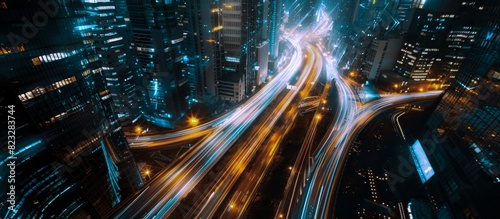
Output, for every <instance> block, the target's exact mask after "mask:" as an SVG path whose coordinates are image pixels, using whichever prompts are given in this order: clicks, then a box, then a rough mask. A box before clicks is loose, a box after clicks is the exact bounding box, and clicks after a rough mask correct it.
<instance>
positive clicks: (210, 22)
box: [178, 0, 222, 104]
mask: <svg viewBox="0 0 500 219" xmlns="http://www.w3.org/2000/svg"><path fill="white" fill-rule="evenodd" d="M178 12H179V13H178V14H179V17H181V21H179V23H182V28H183V32H184V33H183V35H184V39H185V40H184V41H183V44H184V48H183V49H184V53H185V54H186V55H187V56H188V59H189V60H188V63H187V71H188V78H189V87H190V92H191V96H192V97H193V100H194V99H196V101H194V102H202V103H207V104H211V103H214V102H215V101H216V100H217V80H218V79H220V77H221V71H222V70H221V69H222V66H220V65H221V61H220V60H216V59H220V57H218V56H217V53H218V52H219V51H220V49H218V47H220V45H219V43H218V42H219V40H220V39H219V38H220V37H219V33H220V30H219V29H218V28H216V27H219V26H221V25H222V24H218V23H216V22H219V20H220V19H218V14H219V9H218V8H217V7H216V6H215V5H214V4H213V3H212V1H202V0H189V1H185V2H184V4H180V5H179V7H178ZM214 15H217V16H214ZM190 103H191V102H190Z"/></svg>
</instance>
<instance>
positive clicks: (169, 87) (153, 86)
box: [127, 0, 190, 128]
mask: <svg viewBox="0 0 500 219" xmlns="http://www.w3.org/2000/svg"><path fill="white" fill-rule="evenodd" d="M177 4H180V3H178V2H172V1H145V0H127V7H128V11H129V16H130V25H131V27H130V28H131V29H132V34H133V45H132V46H133V49H134V53H135V56H136V59H137V65H138V67H137V71H138V72H137V74H138V80H139V84H138V85H137V86H139V87H140V88H142V90H143V91H144V92H143V93H142V95H144V96H143V98H142V99H144V102H143V104H144V105H145V106H144V109H143V112H144V117H145V118H146V120H147V121H148V122H150V123H153V124H155V125H157V126H161V127H166V128H173V126H174V123H175V121H177V120H178V119H180V118H181V117H182V116H183V115H184V114H185V113H186V110H187V109H188V101H189V100H190V96H189V86H188V72H187V69H186V63H187V62H188V61H189V57H187V56H185V55H184V54H183V53H182V48H181V47H182V41H183V40H184V38H183V35H182V29H181V28H180V27H179V25H178V20H177V18H176V16H177V15H176V12H175V9H176V5H177Z"/></svg>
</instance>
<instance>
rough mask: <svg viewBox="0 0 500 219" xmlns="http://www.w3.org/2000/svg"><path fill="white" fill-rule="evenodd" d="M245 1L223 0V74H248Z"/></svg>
mask: <svg viewBox="0 0 500 219" xmlns="http://www.w3.org/2000/svg"><path fill="white" fill-rule="evenodd" d="M243 3H244V2H243V1H242V0H223V1H222V5H221V6H222V7H221V8H220V10H221V11H222V27H223V28H222V27H221V28H222V35H221V42H222V45H223V48H224V58H225V62H224V67H223V74H243V75H246V70H247V69H246V56H247V53H248V48H247V45H246V41H247V35H246V34H245V33H244V30H245V28H246V27H247V26H246V25H245V22H246V18H245V17H246V16H247V13H246V12H247V10H248V9H247V8H246V7H247V5H246V4H245V5H243ZM243 6H245V8H244V7H243ZM245 83H246V82H245ZM245 90H246V88H245Z"/></svg>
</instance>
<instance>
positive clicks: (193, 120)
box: [189, 117, 200, 126]
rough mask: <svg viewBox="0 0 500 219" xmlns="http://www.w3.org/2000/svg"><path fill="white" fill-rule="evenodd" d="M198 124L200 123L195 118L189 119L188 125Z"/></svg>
mask: <svg viewBox="0 0 500 219" xmlns="http://www.w3.org/2000/svg"><path fill="white" fill-rule="evenodd" d="M199 122H200V121H199V120H198V119H197V118H195V117H191V119H189V124H191V125H192V126H196V125H198V123H199Z"/></svg>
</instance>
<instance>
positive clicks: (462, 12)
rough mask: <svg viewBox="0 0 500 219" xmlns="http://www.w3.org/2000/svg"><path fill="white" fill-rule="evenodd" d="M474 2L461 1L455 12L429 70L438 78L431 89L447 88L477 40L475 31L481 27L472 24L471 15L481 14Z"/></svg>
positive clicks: (432, 75)
mask: <svg viewBox="0 0 500 219" xmlns="http://www.w3.org/2000/svg"><path fill="white" fill-rule="evenodd" d="M475 4H476V1H469V2H467V1H462V3H461V4H460V5H459V7H458V9H457V13H455V14H456V15H455V19H454V21H453V24H452V26H451V28H450V31H449V33H448V35H447V37H446V39H445V41H444V42H443V43H442V46H441V48H440V51H439V53H438V56H437V57H436V61H435V63H434V64H433V66H432V68H431V70H430V75H431V77H432V78H437V79H438V80H437V81H436V82H435V83H434V84H433V85H431V87H432V88H433V89H440V88H447V87H448V86H449V85H450V84H451V82H452V81H453V80H455V76H456V74H457V72H458V71H459V69H460V66H461V64H462V62H463V61H464V60H465V59H466V58H467V56H468V53H469V51H470V49H471V46H472V45H473V44H474V42H475V41H476V40H477V39H476V38H477V33H478V30H479V29H480V28H481V27H480V26H477V25H476V24H474V19H471V17H474V16H476V15H477V14H481V13H482V9H480V8H479V7H477V6H475Z"/></svg>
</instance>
